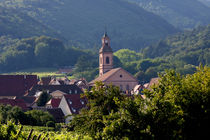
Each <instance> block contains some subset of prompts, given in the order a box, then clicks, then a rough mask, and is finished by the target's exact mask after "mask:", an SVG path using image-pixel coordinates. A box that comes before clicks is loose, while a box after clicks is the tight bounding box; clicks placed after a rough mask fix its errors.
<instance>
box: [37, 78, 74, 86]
mask: <svg viewBox="0 0 210 140" xmlns="http://www.w3.org/2000/svg"><path fill="white" fill-rule="evenodd" d="M38 84H39V85H70V80H69V79H68V78H67V77H64V78H56V77H42V78H41V80H40V81H39V82H38Z"/></svg>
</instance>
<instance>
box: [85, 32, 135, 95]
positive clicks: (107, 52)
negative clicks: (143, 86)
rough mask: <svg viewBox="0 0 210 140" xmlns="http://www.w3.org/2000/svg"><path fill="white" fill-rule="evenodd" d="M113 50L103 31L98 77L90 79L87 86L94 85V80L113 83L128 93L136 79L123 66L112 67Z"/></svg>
mask: <svg viewBox="0 0 210 140" xmlns="http://www.w3.org/2000/svg"><path fill="white" fill-rule="evenodd" d="M113 63H114V62H113V51H112V48H111V46H110V39H109V37H108V35H107V33H106V32H105V34H104V36H103V37H102V47H101V49H100V51H99V77H98V78H96V79H95V80H92V81H91V82H90V83H89V86H94V84H95V82H96V81H102V82H103V83H105V84H106V85H107V84H113V85H115V86H118V87H120V89H121V91H124V92H127V93H130V92H131V91H132V90H133V89H134V87H135V86H136V85H138V80H137V79H136V78H135V77H134V76H132V75H131V74H130V73H129V72H127V71H126V70H124V69H123V68H114V69H113Z"/></svg>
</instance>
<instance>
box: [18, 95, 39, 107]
mask: <svg viewBox="0 0 210 140" xmlns="http://www.w3.org/2000/svg"><path fill="white" fill-rule="evenodd" d="M17 99H22V100H23V101H24V102H25V104H26V106H27V107H28V108H30V107H31V106H32V104H33V103H34V102H35V101H36V97H34V96H22V97H19V98H17Z"/></svg>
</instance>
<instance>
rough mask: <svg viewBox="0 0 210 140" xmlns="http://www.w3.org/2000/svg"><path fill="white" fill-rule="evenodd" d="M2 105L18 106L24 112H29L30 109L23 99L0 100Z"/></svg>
mask: <svg viewBox="0 0 210 140" xmlns="http://www.w3.org/2000/svg"><path fill="white" fill-rule="evenodd" d="M0 105H11V106H17V107H20V108H21V109H22V110H23V111H27V110H28V109H29V108H28V107H27V105H26V103H25V102H24V100H23V99H6V98H5V99H0Z"/></svg>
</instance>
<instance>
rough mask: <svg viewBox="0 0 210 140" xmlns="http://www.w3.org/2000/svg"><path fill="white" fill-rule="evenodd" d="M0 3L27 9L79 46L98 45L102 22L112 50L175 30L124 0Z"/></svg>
mask: <svg viewBox="0 0 210 140" xmlns="http://www.w3.org/2000/svg"><path fill="white" fill-rule="evenodd" d="M0 4H1V5H2V6H4V7H9V8H11V7H12V8H14V9H17V10H19V11H22V12H24V13H27V14H28V15H30V16H31V17H33V18H35V19H36V20H38V21H40V22H41V23H42V24H44V25H47V26H49V27H50V28H52V29H54V30H56V31H59V33H61V34H62V35H63V36H64V37H65V38H67V39H68V40H70V42H71V43H73V44H74V45H76V46H80V47H83V48H93V47H99V46H100V39H99V37H101V36H102V34H103V32H104V27H105V26H107V30H108V33H109V35H110V36H111V38H112V46H113V49H114V50H117V49H120V48H130V49H136V50H137V49H139V48H141V47H143V46H146V45H147V44H151V42H155V41H157V40H159V39H160V38H164V37H165V36H167V35H169V34H172V33H175V32H177V30H176V29H175V28H174V27H173V26H172V25H170V24H169V23H167V22H166V21H165V20H164V19H162V18H160V17H159V16H157V15H154V14H152V13H150V12H147V11H145V10H144V9H142V8H140V7H139V6H137V5H135V4H130V3H128V2H126V1H124V0H89V1H86V0H62V1H61V0H44V1H43V0H21V1H19V0H13V1H8V0H4V1H2V2H1V3H0Z"/></svg>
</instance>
